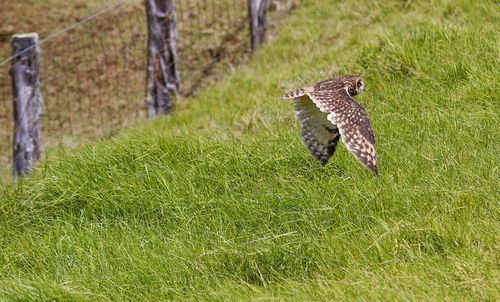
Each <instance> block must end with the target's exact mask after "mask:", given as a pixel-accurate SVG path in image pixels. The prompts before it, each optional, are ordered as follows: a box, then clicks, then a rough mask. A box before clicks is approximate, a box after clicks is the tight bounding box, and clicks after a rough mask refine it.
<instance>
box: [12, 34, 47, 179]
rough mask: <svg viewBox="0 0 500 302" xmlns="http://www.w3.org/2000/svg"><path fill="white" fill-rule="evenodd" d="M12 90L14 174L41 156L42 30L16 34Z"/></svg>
mask: <svg viewBox="0 0 500 302" xmlns="http://www.w3.org/2000/svg"><path fill="white" fill-rule="evenodd" d="M12 49H13V55H14V59H13V60H12V69H11V71H10V74H11V77H12V94H13V96H14V103H13V106H14V110H13V112H14V142H13V152H14V156H13V177H14V180H16V179H17V178H18V177H20V176H24V175H27V173H28V172H29V171H30V169H31V167H32V166H33V164H34V163H35V162H36V161H38V159H39V158H40V151H41V146H40V113H41V111H42V103H43V99H42V93H41V91H40V48H39V46H38V34H36V33H30V34H24V35H15V36H13V37H12Z"/></svg>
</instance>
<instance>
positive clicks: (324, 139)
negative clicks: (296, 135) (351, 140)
mask: <svg viewBox="0 0 500 302" xmlns="http://www.w3.org/2000/svg"><path fill="white" fill-rule="evenodd" d="M294 110H295V114H296V115H297V118H298V119H299V121H300V128H301V136H302V141H303V143H304V145H305V146H306V148H307V149H308V150H309V152H310V153H311V155H312V156H313V157H314V158H315V159H317V160H318V161H319V162H320V163H321V164H322V165H325V164H326V163H327V162H328V160H329V159H330V158H331V157H332V155H333V153H334V152H335V148H336V147H337V143H338V141H339V138H340V134H339V130H338V128H337V127H336V126H334V125H333V124H332V123H331V122H330V121H329V120H328V114H327V113H324V112H321V111H320V110H319V108H318V107H316V105H315V104H314V103H313V102H312V101H311V99H309V97H308V96H302V97H300V98H296V99H295V100H294Z"/></svg>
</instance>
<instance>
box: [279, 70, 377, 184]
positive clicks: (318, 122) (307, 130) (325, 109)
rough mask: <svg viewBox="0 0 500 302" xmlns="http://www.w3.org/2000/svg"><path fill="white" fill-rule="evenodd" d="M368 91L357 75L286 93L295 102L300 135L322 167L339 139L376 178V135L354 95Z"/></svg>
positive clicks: (286, 96) (284, 97) (287, 97)
mask: <svg viewBox="0 0 500 302" xmlns="http://www.w3.org/2000/svg"><path fill="white" fill-rule="evenodd" d="M364 90H365V85H364V83H363V81H362V80H361V78H360V77H358V76H352V75H349V76H341V77H336V78H333V79H329V80H326V81H323V82H319V83H316V84H314V85H313V86H309V87H304V88H299V89H297V90H294V91H292V92H289V93H287V94H285V95H284V96H283V97H282V98H283V99H287V100H288V99H293V100H294V111H295V114H296V115H297V118H298V119H299V121H300V127H301V136H302V141H303V142H304V145H305V146H306V148H307V149H308V150H309V152H310V153H311V155H312V156H313V157H314V158H315V159H317V160H318V161H319V162H320V163H321V164H322V165H325V164H326V163H327V162H328V160H329V159H330V158H331V157H332V155H333V153H334V152H335V148H336V147H337V143H338V142H339V139H340V138H342V141H343V142H344V144H345V146H346V147H347V149H348V150H349V151H350V152H351V153H352V154H353V155H354V157H356V159H357V160H358V161H359V162H361V164H363V165H364V166H365V167H366V168H368V169H369V170H370V171H372V172H373V173H374V174H375V175H376V176H378V175H379V173H378V168H377V154H376V151H375V136H374V135H373V129H372V126H371V124H370V120H369V119H368V114H367V113H366V110H365V109H364V108H363V107H362V106H361V105H360V104H358V103H356V101H354V99H353V98H352V97H353V96H355V95H357V94H358V93H361V92H362V91H364Z"/></svg>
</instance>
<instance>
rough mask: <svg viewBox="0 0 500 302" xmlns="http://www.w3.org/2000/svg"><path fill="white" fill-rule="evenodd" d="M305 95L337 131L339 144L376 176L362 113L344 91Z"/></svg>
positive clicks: (372, 140) (371, 137)
mask: <svg viewBox="0 0 500 302" xmlns="http://www.w3.org/2000/svg"><path fill="white" fill-rule="evenodd" d="M307 95H308V96H309V97H310V98H311V99H312V100H313V102H314V103H315V104H316V106H317V107H318V108H319V109H320V110H321V111H322V112H324V113H327V114H328V115H327V118H328V120H329V121H330V122H331V123H332V124H333V125H336V126H337V127H338V129H339V133H340V136H341V137H342V141H343V142H344V144H345V145H346V147H347V149H348V150H349V151H350V152H351V153H352V154H353V155H354V157H356V159H357V160H358V161H359V162H361V163H362V164H363V165H364V166H365V167H367V168H368V169H370V170H371V171H372V172H373V173H375V175H377V176H378V175H379V173H378V168H377V154H376V151H375V136H374V135H373V129H372V126H371V124H370V120H369V118H368V114H367V113H366V110H365V109H364V108H363V107H362V106H361V105H360V104H358V103H356V101H354V99H353V98H352V97H351V96H350V95H349V94H348V93H347V91H346V90H345V89H339V90H334V91H332V90H321V89H314V90H313V89H311V90H309V91H307Z"/></svg>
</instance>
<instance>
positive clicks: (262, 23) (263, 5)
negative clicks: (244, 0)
mask: <svg viewBox="0 0 500 302" xmlns="http://www.w3.org/2000/svg"><path fill="white" fill-rule="evenodd" d="M269 2H270V0H248V17H249V19H250V39H251V40H250V41H251V48H252V51H255V50H257V48H259V47H260V45H261V44H262V43H263V42H264V40H265V39H266V32H267V11H268V10H269Z"/></svg>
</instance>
